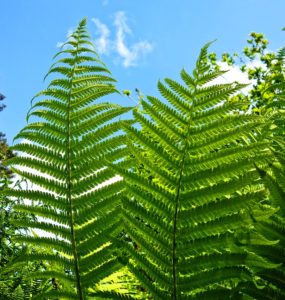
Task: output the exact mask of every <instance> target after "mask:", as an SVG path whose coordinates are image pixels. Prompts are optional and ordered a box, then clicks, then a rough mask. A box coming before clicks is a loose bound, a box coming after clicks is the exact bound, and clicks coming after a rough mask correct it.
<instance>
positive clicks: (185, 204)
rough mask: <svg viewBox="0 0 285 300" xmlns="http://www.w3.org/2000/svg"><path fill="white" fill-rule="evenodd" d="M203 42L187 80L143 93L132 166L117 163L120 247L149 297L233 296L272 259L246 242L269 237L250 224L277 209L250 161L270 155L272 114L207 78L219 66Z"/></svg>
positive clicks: (234, 87) (132, 139) (131, 139)
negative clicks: (251, 109) (155, 93)
mask: <svg viewBox="0 0 285 300" xmlns="http://www.w3.org/2000/svg"><path fill="white" fill-rule="evenodd" d="M208 46H209V45H206V46H205V47H204V48H203V49H202V51H201V54H200V56H199V59H198V61H197V64H196V68H195V70H194V71H193V75H190V74H188V73H187V72H186V71H185V70H183V71H182V72H181V78H182V80H183V81H184V83H185V84H186V85H182V84H181V83H179V82H176V81H174V80H172V79H166V80H165V81H164V82H159V83H158V89H159V91H160V93H161V94H162V96H163V97H164V98H165V101H164V102H162V101H160V100H159V99H157V98H154V97H147V99H146V100H143V101H142V107H143V112H140V111H135V112H134V118H135V120H136V121H137V123H139V126H140V129H138V126H136V127H134V126H131V125H125V131H126V132H127V136H128V144H129V149H130V152H131V155H132V157H133V160H134V162H135V165H136V167H135V168H131V169H129V170H123V169H122V168H120V167H119V166H114V169H115V170H117V171H119V172H121V175H122V176H123V177H124V178H125V181H126V184H127V199H125V200H124V201H123V209H124V228H125V231H126V232H127V235H128V237H129V239H128V243H124V242H122V247H123V248H124V250H125V251H126V253H128V254H129V255H130V258H131V259H130V261H129V263H128V267H129V269H130V270H131V271H132V272H133V274H135V276H136V277H137V278H138V280H140V282H141V285H142V286H143V287H144V288H145V289H146V290H147V291H148V292H149V293H150V294H151V295H152V299H230V298H231V297H232V296H233V295H237V294H236V293H235V288H236V287H237V284H238V283H239V282H241V283H242V282H244V283H246V282H248V281H250V282H251V281H252V280H253V277H254V275H255V274H256V272H257V271H259V270H261V269H262V270H263V269H264V268H274V267H276V265H275V264H274V263H273V264H271V263H269V262H268V261H267V260H266V259H264V258H263V257H262V256H261V255H258V254H255V253H254V252H253V251H252V249H251V248H250V246H252V245H253V244H255V243H261V244H263V242H264V243H265V239H264V241H263V240H262V239H258V238H256V236H257V231H256V228H255V224H259V222H260V221H261V220H265V219H268V217H269V216H270V215H272V214H273V213H274V209H273V210H272V209H271V210H270V209H269V210H268V209H267V207H266V206H263V205H262V201H263V200H264V199H266V192H265V188H264V186H263V184H262V181H261V179H260V176H259V173H258V172H257V170H256V168H255V165H264V164H266V162H267V159H268V158H270V157H271V155H272V154H271V152H270V150H269V143H268V142H267V141H266V140H265V139H264V136H263V129H264V128H266V127H267V126H268V122H267V120H266V119H265V118H263V117H254V116H249V115H243V114H241V113H240V112H239V110H238V106H237V104H234V103H231V102H229V101H227V100H228V97H229V96H230V95H232V94H234V93H236V91H238V90H239V89H240V88H242V87H243V86H244V85H242V84H236V83H232V84H221V85H208V83H209V82H211V80H212V79H214V78H216V77H217V76H219V75H221V74H220V73H219V72H218V73H213V72H212V71H210V69H209V66H208V65H207V63H206V56H207V48H208ZM205 83H207V86H205V85H204V84H205ZM245 237H247V238H245ZM240 296H241V294H240ZM235 299H236V298H235Z"/></svg>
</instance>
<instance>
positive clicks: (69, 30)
mask: <svg viewBox="0 0 285 300" xmlns="http://www.w3.org/2000/svg"><path fill="white" fill-rule="evenodd" d="M73 31H74V30H73V29H72V28H69V29H68V31H67V34H66V38H67V41H68V40H69V39H70V38H71V37H70V36H71V35H72V33H73ZM65 43H66V41H65V42H57V43H56V47H57V48H61V47H62V46H63V45H64V44H65Z"/></svg>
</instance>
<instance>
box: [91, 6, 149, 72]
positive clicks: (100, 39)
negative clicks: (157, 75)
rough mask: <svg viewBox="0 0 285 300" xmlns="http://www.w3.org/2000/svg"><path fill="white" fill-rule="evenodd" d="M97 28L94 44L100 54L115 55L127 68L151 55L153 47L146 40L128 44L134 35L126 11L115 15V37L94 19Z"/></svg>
mask: <svg viewBox="0 0 285 300" xmlns="http://www.w3.org/2000/svg"><path fill="white" fill-rule="evenodd" d="M92 21H93V22H94V24H95V26H96V30H97V31H96V34H97V38H96V39H95V40H94V44H95V46H96V48H97V51H98V52H99V53H100V54H111V53H113V54H115V55H117V56H118V57H119V61H120V62H121V63H122V65H123V66H124V67H126V68H128V67H132V66H136V65H137V63H138V61H139V59H140V58H141V57H142V56H144V55H145V54H147V53H150V52H151V51H152V49H153V46H152V44H151V43H150V42H148V41H146V40H144V41H139V42H136V43H133V44H129V43H128V42H127V37H128V36H130V35H132V30H131V28H130V27H129V26H128V24H127V17H126V13H125V12H124V11H118V12H116V13H115V16H114V22H113V25H114V27H115V32H114V37H113V38H111V30H110V29H109V27H108V26H107V25H106V24H104V23H103V22H101V21H100V20H99V19H97V18H94V19H92Z"/></svg>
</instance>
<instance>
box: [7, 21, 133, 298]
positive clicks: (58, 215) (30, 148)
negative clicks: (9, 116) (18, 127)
mask: <svg viewBox="0 0 285 300" xmlns="http://www.w3.org/2000/svg"><path fill="white" fill-rule="evenodd" d="M85 25H86V20H83V21H82V22H81V23H80V24H79V26H78V28H77V29H76V31H75V32H74V33H73V34H72V35H71V36H70V38H69V40H68V41H67V42H66V44H65V47H66V48H63V50H61V51H60V52H59V53H58V54H57V55H56V57H58V56H60V58H58V59H57V61H56V62H55V63H54V64H53V65H52V66H51V68H50V70H49V72H48V74H47V76H46V78H47V77H48V76H51V77H52V81H51V83H50V84H49V85H48V87H47V88H46V89H45V90H43V91H42V92H40V93H38V94H37V95H36V96H35V97H34V98H33V100H32V107H31V109H30V111H29V113H28V119H29V120H31V123H30V124H28V125H27V126H26V127H25V128H24V129H23V130H22V131H21V132H20V133H19V134H18V135H17V136H16V139H17V140H20V139H24V142H21V141H20V142H18V144H16V145H15V146H14V147H13V149H14V150H15V151H17V152H18V153H19V155H18V156H17V157H15V158H14V159H11V160H10V162H9V163H8V164H9V165H10V166H11V167H12V168H13V170H14V171H15V172H16V173H17V174H18V175H20V176H22V177H24V178H26V179H28V181H29V182H30V184H32V185H33V186H31V187H29V189H28V190H17V189H14V190H11V191H9V192H8V195H9V196H10V197H13V198H16V199H22V202H23V203H22V204H19V205H17V206H16V209H18V210H19V211H22V212H25V213H32V214H34V215H35V220H34V221H29V222H28V221H27V222H23V221H19V222H18V224H19V225H21V226H26V227H27V228H29V229H30V230H31V231H32V230H42V231H43V232H44V233H42V234H39V236H32V235H25V234H22V235H19V236H17V237H16V238H17V240H18V241H19V242H21V243H29V244H32V245H37V246H38V245H42V246H45V247H48V249H51V253H50V254H43V253H31V254H29V255H28V256H26V259H28V260H30V261H33V260H41V261H44V262H46V264H47V266H49V265H52V264H53V263H54V264H56V265H57V266H59V267H60V269H61V272H60V270H57V271H55V272H53V270H49V269H48V268H47V272H44V271H43V272H37V273H36V278H37V279H41V278H43V279H46V278H48V277H51V276H54V277H55V278H57V279H58V280H60V281H67V282H69V283H68V285H65V286H64V287H63V288H62V289H61V290H47V291H46V292H45V293H42V294H41V295H38V296H36V297H35V298H34V299H47V298H48V299H59V298H60V299H82V300H83V299H86V297H88V291H89V288H91V287H93V286H94V285H96V284H98V282H100V281H101V280H102V279H103V278H104V277H106V276H109V275H110V274H112V273H113V272H115V271H116V270H118V269H119V268H121V263H120V262H119V260H118V259H117V254H116V253H115V252H116V249H115V248H114V246H113V244H112V243H111V236H112V235H116V234H118V229H119V230H120V228H121V227H120V224H119V223H120V210H119V203H120V201H121V198H122V193H123V185H122V183H121V179H120V178H117V179H116V178H114V176H115V175H116V174H115V173H114V171H113V170H112V169H110V168H109V167H108V165H109V164H110V163H119V164H120V163H122V160H123V158H124V157H125V156H126V154H127V152H126V146H125V145H124V142H125V136H124V135H123V134H122V128H123V126H122V125H123V124H124V123H125V124H129V125H130V124H132V123H133V122H131V121H123V120H122V121H120V120H118V119H117V117H118V116H120V115H122V114H124V113H126V112H128V111H129V110H130V108H128V107H121V106H119V105H116V104H111V103H108V102H102V101H97V100H101V97H103V96H106V95H109V94H113V93H118V91H117V89H116V87H115V85H114V83H115V82H116V81H115V79H113V78H112V76H111V73H110V71H109V70H108V68H107V67H106V66H105V65H104V64H103V63H102V62H101V60H100V58H99V57H98V55H97V53H96V52H95V51H94V50H93V48H92V47H93V45H92V43H91V42H90V38H89V35H88V33H87V30H86V28H85ZM118 180H119V181H118ZM115 181H118V182H115ZM36 232H37V231H36ZM34 275H35V274H34Z"/></svg>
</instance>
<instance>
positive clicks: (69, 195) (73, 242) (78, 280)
mask: <svg viewBox="0 0 285 300" xmlns="http://www.w3.org/2000/svg"><path fill="white" fill-rule="evenodd" d="M78 45H79V44H77V47H76V52H75V53H76V54H75V60H74V61H75V63H74V66H73V69H72V76H71V82H70V89H69V97H68V99H69V101H68V109H67V112H68V115H67V188H68V191H67V198H68V199H67V200H68V203H69V207H70V223H69V226H70V234H71V245H72V252H73V257H74V269H75V277H76V286H77V295H78V297H79V299H80V300H84V295H83V290H82V287H81V278H80V271H79V265H78V259H79V256H78V253H77V248H76V237H75V231H74V207H73V201H72V193H71V189H72V174H71V159H72V157H71V146H70V144H71V138H70V137H71V129H70V123H71V114H70V112H71V91H72V85H73V77H74V72H75V68H76V59H77V56H78V55H77V53H78Z"/></svg>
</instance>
